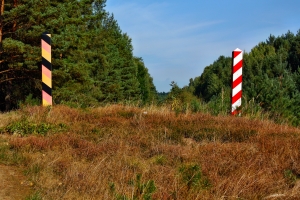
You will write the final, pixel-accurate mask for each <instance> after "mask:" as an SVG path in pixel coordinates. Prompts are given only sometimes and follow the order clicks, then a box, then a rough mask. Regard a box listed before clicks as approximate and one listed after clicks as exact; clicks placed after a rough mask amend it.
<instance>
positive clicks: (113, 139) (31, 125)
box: [0, 105, 300, 200]
mask: <svg viewBox="0 0 300 200" xmlns="http://www.w3.org/2000/svg"><path fill="white" fill-rule="evenodd" d="M0 129H1V134H0V140H1V142H0V163H1V164H4V165H8V166H15V167H18V168H20V169H22V170H23V173H24V175H26V177H28V180H29V181H30V182H32V184H33V190H34V191H35V192H33V193H32V195H31V196H27V199H137V200H140V199H162V200H164V199H188V200H189V199H191V200H194V199H300V129H299V128H295V127H289V126H285V125H277V124H274V123H273V122H271V121H259V120H253V119H252V120H251V119H246V118H243V117H231V116H226V117H225V116H211V115H209V114H201V113H196V114H193V113H185V114H175V113H174V112H171V111H169V110H168V109H167V108H159V107H147V108H138V107H133V106H123V105H110V106H105V107H100V108H90V109H84V110H83V109H73V108H69V107H65V106H54V107H53V108H43V107H32V106H31V107H24V108H22V109H21V110H18V111H14V112H11V113H6V114H1V115H0Z"/></svg>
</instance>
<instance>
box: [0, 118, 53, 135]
mask: <svg viewBox="0 0 300 200" xmlns="http://www.w3.org/2000/svg"><path fill="white" fill-rule="evenodd" d="M52 128H53V125H51V124H48V123H44V122H41V123H32V122H30V121H28V119H26V118H22V119H21V120H18V121H15V122H12V123H10V124H9V125H7V126H6V127H5V128H4V129H2V132H7V133H10V134H17V135H28V134H40V135H45V134H46V133H47V132H48V131H49V130H51V129H52Z"/></svg>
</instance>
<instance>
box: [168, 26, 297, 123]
mask: <svg viewBox="0 0 300 200" xmlns="http://www.w3.org/2000/svg"><path fill="white" fill-rule="evenodd" d="M243 63H244V64H243V99H242V104H243V105H242V111H243V112H244V114H245V115H246V114H250V113H251V114H252V115H253V114H254V115H255V114H256V113H259V114H262V115H263V114H264V115H268V117H269V118H271V119H273V120H275V121H277V122H288V123H291V124H293V125H299V124H300V67H299V66H300V30H299V31H298V32H297V34H293V33H292V32H290V31H288V32H287V33H286V34H283V35H281V36H278V37H275V36H274V35H270V36H269V38H268V39H267V40H266V41H265V42H260V43H259V44H258V45H257V46H255V47H254V48H253V49H252V50H251V51H250V52H249V53H247V52H245V53H244V62H243ZM231 70H232V58H231V57H225V56H220V57H219V58H218V59H217V60H216V61H215V62H214V63H213V64H211V65H209V66H207V67H206V68H205V69H204V72H203V73H202V74H201V76H198V77H195V78H193V79H190V83H189V85H188V86H185V87H183V88H178V86H177V85H176V84H174V83H173V85H172V89H171V93H170V96H173V97H174V96H177V97H178V98H179V99H180V101H181V102H184V101H185V100H184V98H185V99H188V101H191V100H193V98H195V97H197V98H200V99H202V100H203V101H204V102H206V103H207V104H208V105H209V107H210V109H211V112H213V113H215V114H219V113H224V114H226V112H229V111H230V94H231ZM191 94H192V95H193V96H192V97H191Z"/></svg>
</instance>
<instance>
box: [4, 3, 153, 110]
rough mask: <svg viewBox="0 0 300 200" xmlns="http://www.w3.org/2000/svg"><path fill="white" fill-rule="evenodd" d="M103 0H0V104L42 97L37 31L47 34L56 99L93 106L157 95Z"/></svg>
mask: <svg viewBox="0 0 300 200" xmlns="http://www.w3.org/2000/svg"><path fill="white" fill-rule="evenodd" d="M105 2H106V1H105V0H60V1H58V0H0V8H1V9H0V108H1V110H10V109H13V108H17V107H18V105H19V104H20V103H22V102H24V101H25V99H26V98H28V96H30V98H33V99H37V100H40V98H41V48H40V37H41V34H42V33H43V32H45V31H48V32H49V33H51V34H52V65H53V99H54V103H55V104H60V103H65V104H69V105H73V106H80V107H87V106H96V105H99V104H100V103H106V102H122V101H141V102H143V103H149V102H152V101H155V100H156V98H157V97H156V89H155V86H154V85H153V80H152V78H151V76H150V74H149V73H148V70H147V68H146V67H145V65H144V63H143V60H142V59H141V58H136V57H135V56H134V55H133V47H132V43H131V39H130V37H129V36H128V35H127V34H126V33H123V32H122V30H121V29H120V27H119V25H118V23H117V21H116V20H115V19H114V16H113V15H112V14H109V13H108V12H107V11H106V10H105Z"/></svg>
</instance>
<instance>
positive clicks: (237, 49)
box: [234, 48, 242, 51]
mask: <svg viewBox="0 0 300 200" xmlns="http://www.w3.org/2000/svg"><path fill="white" fill-rule="evenodd" d="M234 51H242V50H240V49H239V48H236V49H235V50H234Z"/></svg>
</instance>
